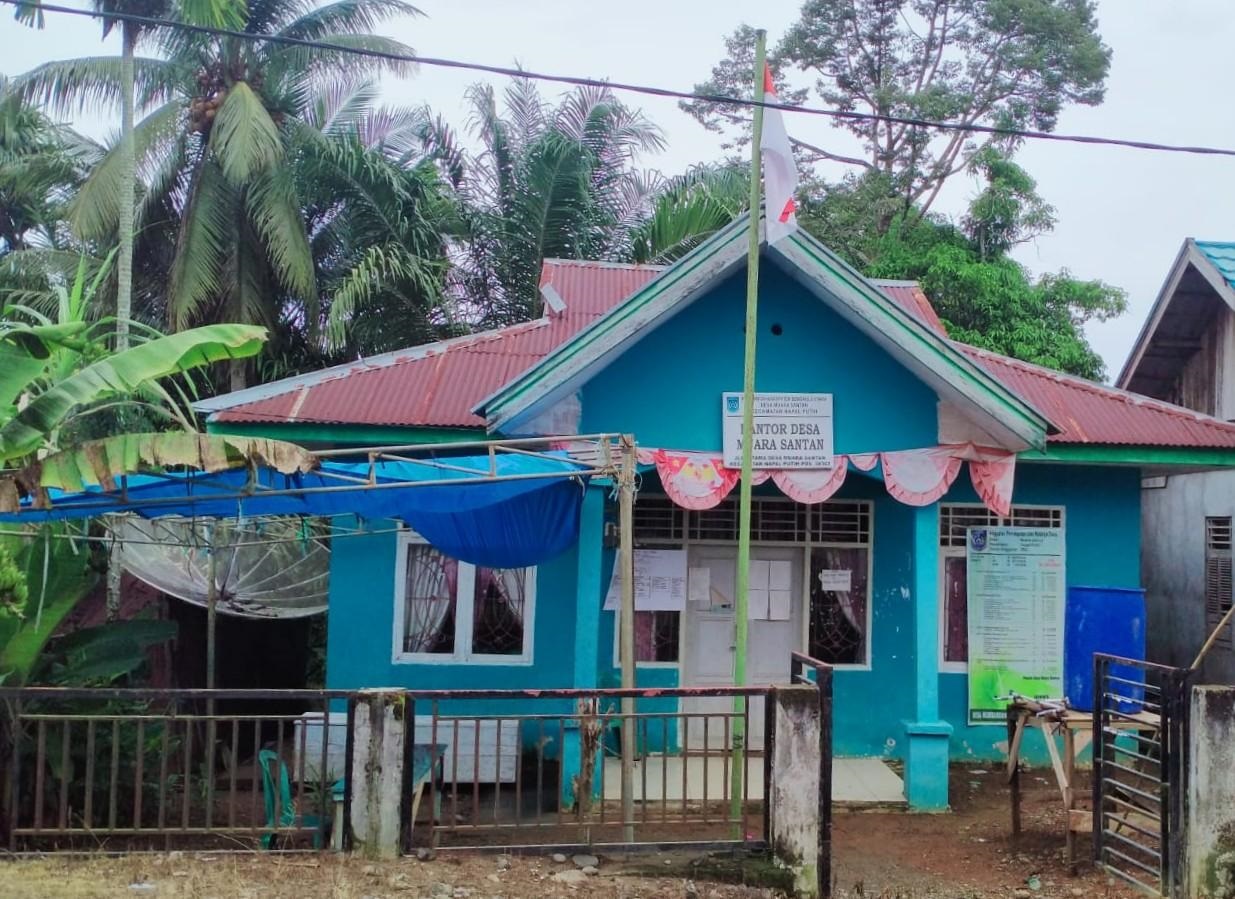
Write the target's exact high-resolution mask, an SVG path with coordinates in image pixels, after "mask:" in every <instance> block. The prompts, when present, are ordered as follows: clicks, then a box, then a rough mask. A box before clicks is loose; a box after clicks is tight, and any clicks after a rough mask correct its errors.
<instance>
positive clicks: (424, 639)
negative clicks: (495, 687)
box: [395, 534, 536, 664]
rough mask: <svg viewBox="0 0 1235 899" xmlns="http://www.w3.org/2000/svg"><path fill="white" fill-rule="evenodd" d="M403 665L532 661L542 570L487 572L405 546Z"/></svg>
mask: <svg viewBox="0 0 1235 899" xmlns="http://www.w3.org/2000/svg"><path fill="white" fill-rule="evenodd" d="M398 569H399V570H398V579H397V584H398V588H397V590H396V597H395V599H396V602H397V603H398V608H399V609H400V611H401V614H400V616H399V617H400V621H401V623H402V626H401V628H400V631H401V632H400V635H399V647H400V652H399V653H398V654H397V660H399V661H458V662H470V663H478V662H480V663H483V662H492V663H495V664H511V663H516V662H526V661H530V660H531V648H532V647H531V635H532V621H531V613H532V609H533V605H534V603H533V599H534V594H535V579H536V569H534V568H506V569H502V568H485V567H483V566H477V565H470V564H468V563H466V562H459V561H457V560H455V559H452V558H450V557H448V556H446V555H444V554H442V553H441V552H440V551H439V550H437V549H436V548H434V547H432V546H430V545H429V544H428V543H425V542H424V541H422V540H420V539H419V538H418V537H416V536H415V535H411V534H401V535H400V539H399V560H398Z"/></svg>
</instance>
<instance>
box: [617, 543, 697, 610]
mask: <svg viewBox="0 0 1235 899" xmlns="http://www.w3.org/2000/svg"><path fill="white" fill-rule="evenodd" d="M621 562H622V551H621V550H618V552H617V554H616V557H615V558H614V562H613V575H612V576H611V577H610V579H609V592H608V593H606V594H605V604H604V609H605V611H608V612H616V611H618V610H619V609H621V607H622V564H621ZM634 567H635V576H634V588H635V611H637V612H680V611H682V610H683V609H685V608H686V581H687V571H686V550H682V549H637V550H635V566H634Z"/></svg>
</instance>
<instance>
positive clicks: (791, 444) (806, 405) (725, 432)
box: [721, 393, 832, 468]
mask: <svg viewBox="0 0 1235 899" xmlns="http://www.w3.org/2000/svg"><path fill="white" fill-rule="evenodd" d="M721 421H722V438H723V455H724V465H725V467H726V468H741V467H742V394H740V393H725V394H721ZM753 425H754V443H753V444H752V445H751V457H752V459H753V460H754V467H755V468H831V467H832V394H830V393H756V394H755V409H754V422H753Z"/></svg>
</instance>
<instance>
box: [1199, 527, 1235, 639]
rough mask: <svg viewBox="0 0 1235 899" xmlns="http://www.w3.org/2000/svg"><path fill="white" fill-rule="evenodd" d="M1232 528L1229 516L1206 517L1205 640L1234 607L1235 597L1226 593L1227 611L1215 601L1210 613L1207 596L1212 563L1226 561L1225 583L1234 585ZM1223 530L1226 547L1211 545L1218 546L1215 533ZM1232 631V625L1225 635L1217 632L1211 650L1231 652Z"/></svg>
mask: <svg viewBox="0 0 1235 899" xmlns="http://www.w3.org/2000/svg"><path fill="white" fill-rule="evenodd" d="M1233 526H1235V518H1232V516H1230V515H1206V516H1205V538H1204V539H1205V560H1204V566H1205V567H1204V570H1203V574H1202V585H1203V586H1202V595H1203V603H1204V614H1205V636H1206V637H1208V636H1209V635H1210V634H1212V633H1213V632H1214V630H1215V629H1216V628H1217V627H1218V625H1219V624H1220V623H1221V622H1222V619H1223V617H1224V616H1225V615H1226V612H1227V610H1228V609H1229V608H1230V606H1231V605H1232V604H1233V603H1235V595H1232V594H1231V593H1228V595H1227V596H1226V597H1225V601H1226V605H1227V609H1223V608H1222V605H1223V597H1218V606H1217V609H1214V610H1211V609H1210V595H1209V565H1210V562H1211V561H1218V560H1222V559H1225V560H1226V563H1227V572H1226V577H1227V581H1228V583H1230V582H1232V581H1235V570H1233V569H1235V560H1233V557H1235V552H1233V550H1232V543H1233V542H1235V541H1233V540H1232V538H1233V537H1235V527H1233ZM1222 527H1225V528H1226V546H1225V547H1223V546H1216V545H1214V544H1215V543H1216V542H1217V540H1216V539H1215V534H1214V532H1215V530H1217V529H1218V528H1222ZM1231 630H1232V625H1231V624H1230V623H1228V624H1227V626H1226V627H1225V628H1223V631H1225V633H1223V632H1222V631H1219V633H1218V635H1217V636H1216V637H1215V638H1214V646H1215V647H1217V648H1220V649H1231V648H1232V647H1233V646H1235V640H1233V639H1232V634H1231Z"/></svg>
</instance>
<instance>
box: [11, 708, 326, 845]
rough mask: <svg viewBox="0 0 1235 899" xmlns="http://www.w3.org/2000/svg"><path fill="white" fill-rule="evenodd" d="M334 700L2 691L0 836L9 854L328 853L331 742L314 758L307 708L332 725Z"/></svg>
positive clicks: (323, 746) (324, 744)
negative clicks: (189, 849) (184, 848)
mask: <svg viewBox="0 0 1235 899" xmlns="http://www.w3.org/2000/svg"><path fill="white" fill-rule="evenodd" d="M342 698H345V694H332V693H328V692H324V691H310V690H284V691H249V690H243V691H236V690H209V691H207V690H127V689H114V690H111V689H90V690H87V689H80V690H79V689H53V688H27V689H0V703H3V706H4V713H3V715H0V767H2V768H3V770H4V776H3V777H2V778H0V795H2V796H3V802H2V803H0V808H2V809H3V825H2V827H0V837H2V838H3V840H4V841H5V842H6V843H7V846H8V848H9V850H10V851H19V850H23V849H24V850H45V849H58V850H81V851H98V850H103V849H108V850H110V849H115V850H126V851H132V850H142V849H168V848H173V847H175V846H180V845H192V846H194V847H195V848H212V849H216V848H217V849H225V848H237V849H255V848H264V849H314V848H318V847H320V846H324V845H326V844H327V841H328V839H329V836H330V820H331V816H330V811H331V806H332V804H333V796H332V791H331V788H332V786H333V784H332V783H328V782H326V781H325V779H324V777H323V775H322V772H324V771H325V764H324V757H325V747H326V746H327V745H328V743H329V739H327V740H322V741H321V749H320V750H319V752H318V758H317V759H316V760H314V758H313V757H312V754H311V753H310V751H309V736H310V732H309V730H308V729H307V728H306V727H305V726H304V720H305V718H304V714H305V712H306V711H307V710H312V709H316V710H318V712H319V715H320V716H321V717H322V719H323V720H324V721H326V722H327V724H326V725H325V726H327V727H328V726H329V720H330V719H329V716H328V714H327V713H328V711H329V704H330V702H331V701H332V699H334V700H338V699H342ZM340 730H341V729H340ZM338 736H339V737H340V738H341V739H344V740H346V737H345V735H344V734H342V733H340V734H339V735H338Z"/></svg>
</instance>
